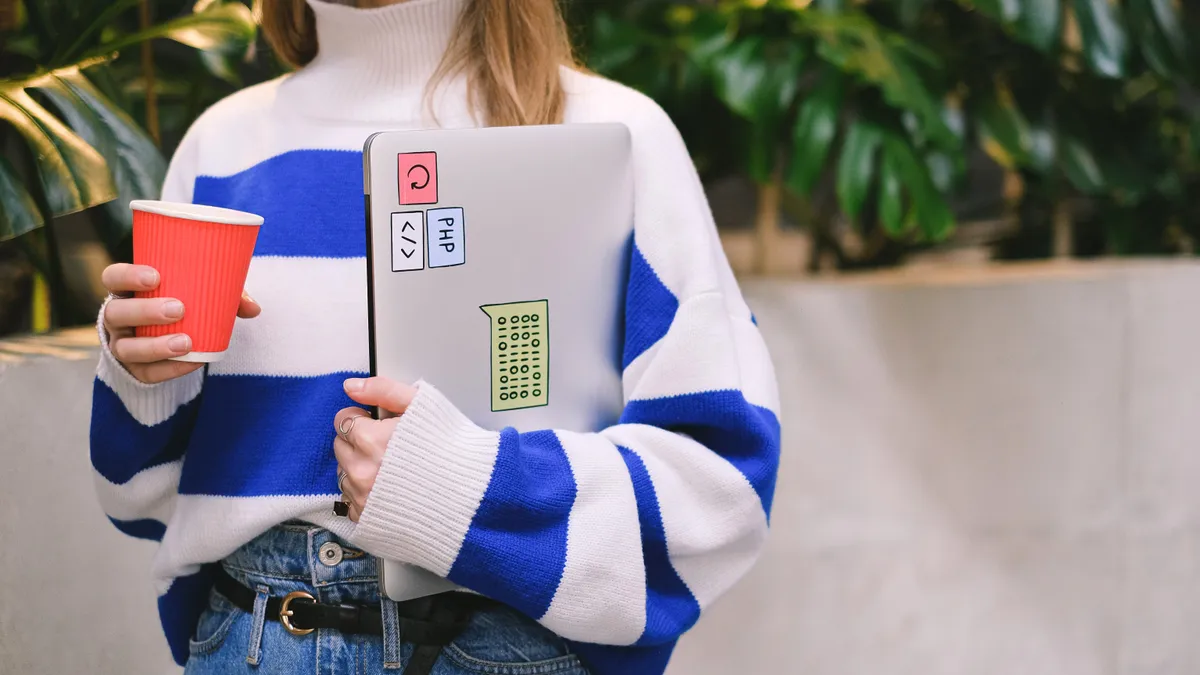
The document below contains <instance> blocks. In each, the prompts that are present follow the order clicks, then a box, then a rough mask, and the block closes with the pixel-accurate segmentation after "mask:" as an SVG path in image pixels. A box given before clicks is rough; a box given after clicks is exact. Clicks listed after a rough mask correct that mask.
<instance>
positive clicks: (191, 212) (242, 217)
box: [129, 199, 263, 227]
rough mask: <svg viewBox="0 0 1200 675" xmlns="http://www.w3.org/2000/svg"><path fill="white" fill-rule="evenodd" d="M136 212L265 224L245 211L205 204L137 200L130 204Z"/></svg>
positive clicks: (187, 218)
mask: <svg viewBox="0 0 1200 675" xmlns="http://www.w3.org/2000/svg"><path fill="white" fill-rule="evenodd" d="M129 208H131V209H133V210H134V211H142V212H145V213H154V214H157V215H160V216H167V217H169V218H184V219H186V220H203V221H205V222H209V223H221V224H223V225H248V226H252V227H258V226H259V225H262V224H263V217H262V216H256V215H254V214H253V213H246V212H245V211H235V210H233V209H223V208H221V207H219V206H204V205H203V204H183V203H180V202H162V201H156V200H153V199H136V200H134V201H132V202H130V203H129Z"/></svg>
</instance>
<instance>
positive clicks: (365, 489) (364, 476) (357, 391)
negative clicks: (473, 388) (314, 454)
mask: <svg viewBox="0 0 1200 675" xmlns="http://www.w3.org/2000/svg"><path fill="white" fill-rule="evenodd" d="M343 386H344V388H345V390H346V395H347V396H349V397H350V398H352V399H354V400H355V401H356V402H358V403H361V404H363V405H367V406H378V407H379V408H380V409H381V410H387V411H388V412H391V413H395V414H396V415H397V416H396V417H391V418H388V419H385V420H376V419H372V418H371V416H370V414H369V413H367V411H366V410H363V409H362V408H343V409H342V410H339V411H338V414H337V415H336V416H335V417H334V418H333V428H334V429H335V430H336V431H337V438H335V439H334V441H333V454H334V455H335V456H336V457H337V463H338V472H339V474H340V473H341V472H343V471H344V472H345V473H346V478H345V480H343V481H342V489H343V494H344V495H345V499H346V500H347V501H348V502H349V503H350V520H352V521H354V522H356V523H357V522H358V519H359V517H361V516H362V511H363V507H364V506H366V504H367V495H368V494H370V492H371V488H372V487H374V486H375V477H376V476H378V475H379V467H380V466H382V464H383V455H384V453H385V452H387V444H388V441H389V440H390V439H391V438H392V432H394V431H395V430H396V424H398V423H399V422H400V417H399V415H402V414H403V413H404V411H405V410H407V409H408V404H409V403H412V400H413V397H414V396H416V394H417V388H416V387H414V386H412V385H409V384H404V383H402V382H396V381H394V380H389V379H388V378H386V377H369V378H366V379H360V378H352V379H349V380H346V382H345V384H344V385H343ZM351 418H357V419H353V420H351ZM346 430H349V433H345V434H344V433H342V432H343V431H346Z"/></svg>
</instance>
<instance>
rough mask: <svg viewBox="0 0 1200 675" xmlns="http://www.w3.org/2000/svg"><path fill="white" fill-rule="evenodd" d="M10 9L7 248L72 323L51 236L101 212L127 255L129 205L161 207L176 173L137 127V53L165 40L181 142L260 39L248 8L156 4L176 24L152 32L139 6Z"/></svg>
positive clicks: (2, 40)
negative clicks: (84, 214) (73, 218)
mask: <svg viewBox="0 0 1200 675" xmlns="http://www.w3.org/2000/svg"><path fill="white" fill-rule="evenodd" d="M0 1H5V2H6V4H7V5H9V7H10V11H9V15H10V21H9V23H8V24H7V25H5V26H3V27H0V57H2V58H0V64H2V65H0V242H4V241H6V240H14V241H13V245H17V246H19V247H20V248H21V249H22V250H23V251H24V254H25V255H26V256H27V258H28V259H30V260H31V261H32V262H33V263H34V264H35V266H36V267H37V268H38V269H39V271H40V272H41V274H42V275H43V277H44V278H47V279H49V281H50V285H51V288H52V290H53V291H54V294H53V299H54V301H55V304H56V306H55V309H56V310H57V313H58V314H62V313H63V312H64V311H66V310H67V308H68V306H67V303H68V301H69V298H67V297H66V296H65V294H64V293H63V288H62V284H61V278H60V277H61V274H60V270H56V269H55V268H56V266H57V265H58V264H59V261H58V256H57V253H56V251H55V242H54V237H53V232H52V230H51V228H43V226H44V225H45V224H46V223H48V222H51V221H52V220H53V219H55V218H59V217H62V216H65V215H68V214H72V213H76V212H79V211H83V210H85V209H90V208H92V207H97V206H99V207H102V208H100V209H97V210H96V212H94V213H92V214H90V215H92V217H91V218H90V221H91V222H92V223H93V224H94V226H95V227H96V229H97V232H98V234H99V235H100V238H101V240H102V241H104V243H105V244H106V245H107V246H108V247H109V249H110V251H113V252H117V251H121V250H123V248H125V247H127V246H128V235H129V229H130V227H131V224H132V222H131V215H130V212H129V209H128V204H129V202H130V201H131V200H133V199H137V198H154V197H157V196H158V194H159V189H160V187H161V184H162V180H163V176H164V174H165V171H166V159H165V156H166V154H167V153H164V152H163V151H162V149H161V148H160V147H159V145H158V144H157V143H156V141H155V140H154V139H152V138H151V137H150V135H149V134H148V133H147V132H146V131H145V130H144V128H143V124H142V123H139V121H138V120H144V119H145V116H146V106H145V104H144V101H145V91H146V86H145V83H146V81H147V79H146V75H147V74H146V72H144V65H145V64H144V63H143V62H141V61H139V59H138V58H137V55H138V50H137V49H134V48H140V46H141V45H142V44H143V43H146V42H149V41H156V42H154V44H153V51H152V52H151V57H152V61H151V62H152V63H153V64H154V71H155V72H154V73H153V78H154V80H153V81H154V82H155V91H156V93H157V95H158V98H159V99H160V101H161V104H160V110H158V111H157V113H156V114H157V115H158V116H159V117H160V121H161V122H162V124H161V127H162V129H163V136H164V137H165V138H164V140H166V141H167V142H169V143H174V142H175V141H176V140H177V139H178V137H179V136H181V135H182V133H183V130H184V129H185V128H186V126H187V125H189V124H190V123H191V121H192V120H194V119H195V117H196V116H197V115H198V114H199V113H200V111H202V110H203V109H204V108H205V107H207V106H208V105H210V104H211V103H213V102H215V101H216V100H217V99H219V98H220V97H222V96H225V95H226V94H228V93H230V92H232V91H234V90H235V89H237V88H238V87H239V86H241V84H242V77H241V74H240V72H239V71H240V69H241V68H242V67H243V64H245V63H246V62H247V61H249V60H250V57H252V55H253V48H254V45H255V36H256V32H257V31H256V26H255V23H254V21H253V18H252V17H251V12H250V8H249V7H247V6H246V5H245V4H242V3H240V2H223V1H222V0H200V1H199V2H195V4H193V2H192V1H189V2H167V1H161V2H153V3H152V5H153V9H154V11H155V13H157V14H159V15H161V16H164V17H165V20H163V21H161V22H160V23H154V24H151V25H148V26H142V25H140V24H139V21H138V16H139V13H138V9H139V0H114V1H112V2H80V1H79V0H22V1H18V2H15V3H14V2H13V0H0ZM193 1H194V0H193ZM14 9H15V11H12V10H14ZM160 38H161V40H160ZM196 54H199V55H200V58H197V57H196ZM247 67H249V66H247Z"/></svg>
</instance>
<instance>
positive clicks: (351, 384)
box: [342, 377, 367, 391]
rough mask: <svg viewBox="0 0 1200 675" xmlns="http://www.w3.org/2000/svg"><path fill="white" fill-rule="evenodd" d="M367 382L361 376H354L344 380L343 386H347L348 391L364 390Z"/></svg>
mask: <svg viewBox="0 0 1200 675" xmlns="http://www.w3.org/2000/svg"><path fill="white" fill-rule="evenodd" d="M366 384H367V381H366V380H364V379H362V378H361V377H352V378H350V379H348V380H346V381H345V382H343V383H342V386H343V387H345V388H346V391H362V388H363V387H364V386H366Z"/></svg>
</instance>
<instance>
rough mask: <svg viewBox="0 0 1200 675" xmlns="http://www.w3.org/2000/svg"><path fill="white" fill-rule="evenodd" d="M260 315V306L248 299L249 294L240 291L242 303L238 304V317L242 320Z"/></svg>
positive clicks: (252, 299)
mask: <svg viewBox="0 0 1200 675" xmlns="http://www.w3.org/2000/svg"><path fill="white" fill-rule="evenodd" d="M259 314H262V306H261V305H259V304H258V302H257V301H255V299H254V298H252V297H250V294H249V293H247V292H245V291H242V301H241V303H239V304H238V314H237V315H238V316H239V317H241V318H243V319H253V318H254V317H256V316H258V315H259Z"/></svg>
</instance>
